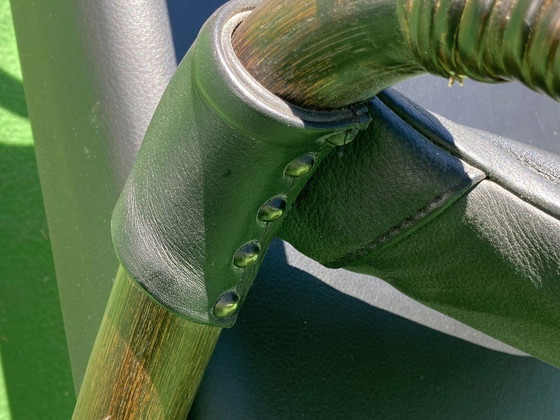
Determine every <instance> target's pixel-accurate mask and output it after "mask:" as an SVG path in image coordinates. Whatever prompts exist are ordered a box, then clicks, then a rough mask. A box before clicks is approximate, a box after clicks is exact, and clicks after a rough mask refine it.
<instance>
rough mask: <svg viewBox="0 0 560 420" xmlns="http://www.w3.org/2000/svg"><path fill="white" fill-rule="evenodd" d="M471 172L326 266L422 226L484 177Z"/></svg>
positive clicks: (380, 246)
mask: <svg viewBox="0 0 560 420" xmlns="http://www.w3.org/2000/svg"><path fill="white" fill-rule="evenodd" d="M472 172H473V171H472V170H471V171H468V172H466V178H462V179H460V180H459V181H457V182H455V183H454V184H453V185H451V186H450V187H449V188H447V189H446V190H445V191H444V192H443V193H441V194H440V195H438V196H436V197H435V198H434V199H433V200H432V201H430V202H429V203H428V204H426V205H425V206H424V207H422V208H421V209H419V210H417V211H416V212H414V213H412V214H411V215H410V216H408V217H406V218H404V219H402V220H401V221H400V222H399V223H398V224H396V225H395V226H393V227H391V228H389V229H387V230H386V231H385V232H384V233H383V234H381V235H380V236H378V237H377V238H375V239H374V240H373V241H371V242H369V243H367V244H366V245H364V246H362V247H361V248H358V249H356V250H354V251H352V252H349V253H347V254H346V255H344V256H342V257H340V258H338V259H336V260H335V261H332V262H330V263H328V266H329V267H342V266H344V265H348V263H349V260H356V259H358V258H362V257H365V256H366V255H367V254H369V253H370V252H373V251H380V250H382V249H383V248H385V247H386V246H388V245H389V243H390V242H391V241H393V240H395V239H396V238H398V237H399V236H400V239H402V238H404V237H406V236H408V235H410V234H411V233H413V232H414V231H416V230H417V229H419V228H420V227H422V226H423V225H424V224H426V223H428V222H429V221H430V220H432V219H433V218H435V217H436V216H437V215H439V214H440V213H441V212H443V210H445V209H446V208H447V207H449V206H450V205H451V204H453V203H454V202H455V201H457V200H458V199H459V198H461V197H462V196H463V195H465V193H467V192H468V191H470V190H471V189H472V188H474V187H475V186H476V185H477V184H478V183H480V182H481V181H482V180H483V179H484V178H483V177H482V178H480V179H476V178H474V179H473V178H471V177H469V175H470V174H471V173H472ZM453 198H454V199H453ZM400 239H399V240H400ZM393 243H394V242H393Z"/></svg>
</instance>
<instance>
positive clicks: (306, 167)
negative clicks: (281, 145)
mask: <svg viewBox="0 0 560 420" xmlns="http://www.w3.org/2000/svg"><path fill="white" fill-rule="evenodd" d="M313 165H315V156H314V155H313V154H312V153H309V154H307V155H303V156H300V157H298V158H297V159H294V160H293V161H292V162H290V163H289V164H288V166H286V169H285V170H284V174H285V175H286V176H292V177H295V178H297V177H300V176H304V175H305V174H307V173H308V172H309V171H310V170H311V168H313Z"/></svg>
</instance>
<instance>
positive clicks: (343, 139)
mask: <svg viewBox="0 0 560 420" xmlns="http://www.w3.org/2000/svg"><path fill="white" fill-rule="evenodd" d="M356 134H358V129H357V128H353V129H350V130H346V131H342V132H339V133H334V134H331V135H330V136H329V137H327V138H326V139H325V141H326V142H327V143H329V144H332V145H333V146H344V145H345V144H348V143H350V142H352V140H354V137H356Z"/></svg>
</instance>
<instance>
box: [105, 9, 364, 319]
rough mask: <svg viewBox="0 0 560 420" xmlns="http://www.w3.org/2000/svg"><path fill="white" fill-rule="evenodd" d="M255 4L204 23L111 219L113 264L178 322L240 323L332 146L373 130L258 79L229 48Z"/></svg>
mask: <svg viewBox="0 0 560 420" xmlns="http://www.w3.org/2000/svg"><path fill="white" fill-rule="evenodd" d="M252 7H254V4H253V3H252V2H244V1H241V2H234V3H230V4H227V5H225V6H224V7H222V8H221V9H219V10H218V11H217V12H216V13H215V14H214V15H213V16H212V17H211V18H210V19H209V20H208V21H207V22H206V24H205V26H204V27H203V29H202V30H201V32H200V34H199V37H198V39H197V40H196V42H195V43H194V44H193V46H192V47H191V49H190V50H189V52H188V53H187V55H186V57H185V58H184V60H183V61H182V63H181V64H180V66H179V68H178V70H177V72H176V73H175V75H174V76H173V78H172V80H171V82H170V84H169V86H168V88H167V90H166V92H165V93H164V95H163V98H162V100H161V102H160V104H159V105H158V108H157V110H156V112H155V114H154V117H153V119H152V122H151V124H150V127H149V129H148V132H147V134H146V137H145V139H144V142H143V145H142V148H141V150H140V152H139V154H138V158H137V160H136V163H135V166H134V168H133V171H132V173H131V175H130V177H129V179H128V181H127V184H126V186H125V188H124V191H123V193H122V195H121V197H120V199H119V202H118V204H117V206H116V208H115V211H114V214H113V220H112V232H113V241H114V244H115V248H116V252H117V255H118V258H119V260H120V262H121V263H122V265H123V266H124V268H125V269H126V271H127V272H128V273H129V274H130V275H131V276H132V277H133V278H134V279H135V280H136V281H137V282H138V284H139V285H140V286H141V287H142V288H143V289H144V290H146V291H147V292H148V293H149V294H150V295H151V296H152V297H153V298H154V299H155V300H156V301H158V302H159V303H161V304H162V305H164V306H165V307H167V308H168V309H169V310H171V311H173V312H175V313H177V314H179V315H180V316H183V317H185V318H187V319H190V320H192V321H195V322H200V323H206V324H210V325H216V326H221V327H228V326H231V325H232V324H233V323H234V322H235V319H236V316H237V312H236V311H235V309H236V308H238V307H239V305H240V304H241V303H242V302H243V300H244V299H245V296H246V294H247V292H248V290H249V287H250V286H251V284H252V281H253V278H254V276H255V275H256V272H257V270H258V267H259V265H260V262H261V260H262V257H263V256H264V253H265V252H266V249H267V247H268V245H269V243H270V241H271V240H272V238H273V237H274V236H275V232H276V231H277V229H278V227H279V226H280V224H281V223H282V219H283V217H282V212H285V211H287V210H288V209H289V207H290V206H291V203H292V202H293V200H294V199H295V197H296V196H297V194H298V193H299V191H300V190H301V189H302V187H303V186H304V183H305V181H306V180H307V179H308V178H309V176H310V175H311V174H312V172H313V171H314V169H315V168H316V167H317V166H318V165H319V164H320V162H321V161H322V159H323V158H324V156H326V155H327V154H328V153H329V152H330V151H331V150H333V149H334V148H335V145H334V144H337V143H345V142H348V141H350V140H351V139H352V138H353V137H354V136H355V134H356V132H357V131H358V130H359V129H360V128H365V127H366V126H367V124H368V122H369V115H368V109H367V107H366V106H365V105H364V106H358V107H354V108H351V109H350V108H349V109H341V110H337V111H332V112H331V111H329V112H317V111H307V110H303V109H299V108H297V107H293V106H290V105H288V104H287V103H285V102H284V101H282V100H280V99H279V98H277V97H275V96H273V95H272V94H270V93H269V92H268V91H266V90H265V89H263V88H262V87H261V86H260V85H259V84H258V83H256V82H255V81H254V80H253V79H252V77H251V76H250V75H249V74H248V73H247V72H246V71H245V70H244V69H243V67H242V66H241V65H240V63H239V62H238V61H237V59H236V57H235V54H234V53H233V49H232V48H231V43H230V39H231V34H232V33H233V30H234V29H235V27H236V25H237V24H238V23H239V21H240V19H242V17H243V13H246V12H247V11H248V10H250V9H251V8H252ZM333 143H334V144H333ZM311 163H313V164H312V165H311ZM294 165H295V166H294ZM307 169H309V170H308V171H307V172H306V173H303V172H305V170H307ZM302 171H303V172H302ZM222 296H224V298H222ZM217 302H221V303H223V305H222V306H221V307H219V305H218V306H216V308H217V309H216V308H215V305H216V304H217ZM224 305H225V306H224ZM224 308H225V309H224ZM224 310H225V312H224Z"/></svg>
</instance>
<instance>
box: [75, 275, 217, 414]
mask: <svg viewBox="0 0 560 420" xmlns="http://www.w3.org/2000/svg"><path fill="white" fill-rule="evenodd" d="M220 331H221V329H220V328H216V327H209V326H205V325H199V324H195V323H192V322H189V321H186V320H183V319H180V318H179V317H177V316H175V315H173V314H172V313H170V312H169V311H167V310H165V309H164V308H163V307H161V306H159V305H158V304H156V303H155V302H154V301H152V300H151V299H150V298H149V297H148V296H147V294H146V293H144V292H143V291H141V290H140V289H139V288H138V286H136V284H134V283H133V281H132V279H130V278H129V277H128V275H127V274H126V272H125V271H124V270H123V269H122V268H120V269H119V271H118V274H117V277H116V280H115V285H114V286H113V290H112V292H111V296H110V298H109V302H108V305H107V310H106V312H105V315H104V318H103V321H102V324H101V327H100V330H99V333H98V336H97V339H96V342H95V345H94V348H93V351H92V355H91V357H90V361H89V364H88V367H87V370H86V375H85V378H84V382H83V385H82V389H81V390H80V394H79V397H78V402H77V404H76V408H75V411H74V416H73V419H74V420H90V419H91V420H109V419H110V420H125V419H166V420H172V419H181V420H184V419H185V418H186V415H187V413H188V410H189V408H190V405H191V403H192V400H193V398H194V396H195V393H196V390H197V388H198V384H199V383H200V380H201V379H202V376H203V374H204V371H205V369H206V365H207V363H208V360H209V358H210V356H211V355H212V352H213V349H214V346H215V344H216V341H217V339H218V336H219V334H220Z"/></svg>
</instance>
